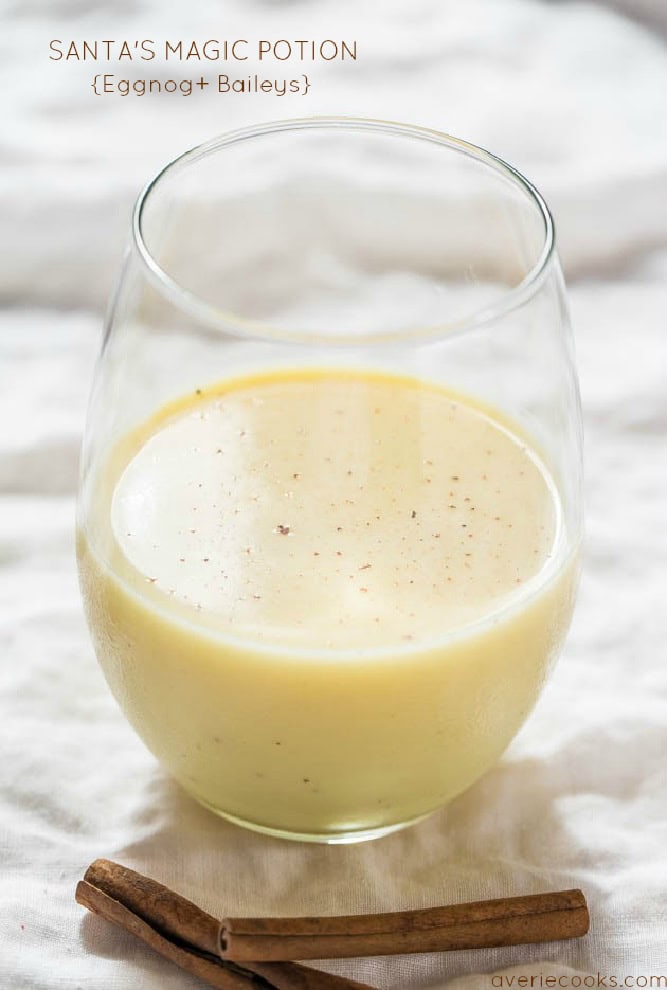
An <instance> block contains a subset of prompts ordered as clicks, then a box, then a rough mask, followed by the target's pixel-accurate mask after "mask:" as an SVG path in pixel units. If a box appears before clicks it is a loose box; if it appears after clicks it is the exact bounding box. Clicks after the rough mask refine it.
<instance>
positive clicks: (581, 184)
mask: <svg viewBox="0 0 667 990" xmlns="http://www.w3.org/2000/svg"><path fill="white" fill-rule="evenodd" d="M121 36H122V37H126V38H131V39H135V38H142V37H152V38H163V37H172V38H174V37H176V38H178V37H181V38H182V37H185V38H190V37H193V38H200V39H201V38H206V37H238V36H243V37H249V38H255V37H269V38H270V37H285V38H291V37H295V38H298V37H314V38H318V37H319V38H321V37H331V36H333V37H344V38H357V39H358V42H359V58H358V61H357V63H355V64H352V65H350V64H347V63H346V64H333V63H332V64H329V65H322V64H320V65H315V66H313V67H312V69H311V67H310V66H309V67H307V71H309V72H311V73H312V82H313V88H312V91H311V93H310V94H309V95H308V97H306V98H303V97H299V96H294V97H292V96H286V97H284V98H276V97H262V96H260V97H246V96H238V97H236V98H232V97H227V98H226V99H224V101H223V98H222V97H216V96H209V95H207V94H204V95H203V96H202V97H201V98H191V99H185V98H179V97H170V98H168V99H167V98H148V97H145V98H143V99H140V98H133V97H127V98H122V97H118V96H116V97H104V98H102V97H95V96H94V95H93V94H92V93H91V91H90V89H89V87H88V81H89V77H90V75H91V72H92V71H93V70H92V68H91V67H90V66H83V65H75V64H64V63H56V62H50V61H49V60H48V51H47V49H48V39H50V38H54V37H57V38H61V39H68V38H70V37H72V38H76V39H79V40H80V39H82V38H84V37H89V38H90V37H115V38H118V37H121ZM666 36H667V15H666V14H665V7H664V5H663V4H662V3H661V2H660V0H654V2H651V0H641V2H639V0H637V2H636V3H633V2H631V0H616V2H614V3H609V4H607V5H605V4H603V3H598V4H594V3H580V2H572V3H545V2H539V0H497V2H493V3H492V2H490V0H486V2H485V0H470V2H468V3H465V4H461V3H458V2H455V0H424V2H423V3H420V4H408V3H402V2H400V0H387V2H386V3H384V4H382V5H377V4H371V3H370V2H367V3H363V2H362V3H351V2H350V3H347V2H342V3H339V2H337V3H334V2H333V0H315V2H313V3H311V4H309V5H305V4H300V3H297V2H288V3H282V4H267V3H262V2H260V0H252V2H246V3H242V2H241V0H229V2H228V3H227V4H225V5H224V7H221V6H220V5H219V4H215V3H213V2H212V0H206V2H203V3H201V4H198V5H190V4H176V3H171V4H169V3H164V2H162V3H157V0H144V2H139V0H123V3H118V4H110V3H109V4H104V3H98V4H97V5H94V6H93V9H92V10H90V9H89V7H88V6H87V5H83V4H76V3H71V2H66V0H55V2H48V3H47V2H46V0H22V2H21V3H15V4H8V5H6V30H5V32H3V38H2V42H1V43H2V47H3V57H2V59H0V70H1V71H2V74H3V76H4V79H3V82H2V89H3V93H4V95H5V97H6V98H7V97H9V99H8V100H7V99H6V102H7V104H8V105H7V108H6V110H5V111H4V114H3V131H2V137H1V139H0V151H1V152H2V159H3V164H2V174H1V181H0V217H2V220H1V223H2V227H3V239H2V251H3V257H2V266H1V268H0V302H2V304H3V305H4V309H3V310H2V312H0V374H1V375H2V385H1V388H0V407H1V409H2V414H1V415H0V423H1V424H2V426H1V428H0V642H1V650H2V664H1V665H0V689H1V698H2V701H1V704H2V708H1V713H0V714H1V720H2V722H1V724H2V752H3V760H2V763H1V764H0V855H1V857H2V883H1V884H0V934H1V938H2V953H1V954H0V988H2V990H28V988H29V990H57V988H61V987H62V988H65V987H67V988H68V990H72V988H86V990H102V988H104V990H130V988H133V990H134V988H137V987H141V988H146V990H152V988H158V987H159V988H161V990H171V988H174V990H175V988H177V987H178V988H181V990H186V988H187V990H190V988H192V990H195V987H196V986H199V985H200V984H198V983H197V982H196V981H195V980H193V979H191V978H190V977H187V976H186V975H184V974H182V973H181V972H180V971H178V970H176V969H175V968H173V967H172V966H171V965H170V964H168V963H166V962H164V961H162V960H161V959H160V958H158V957H157V956H155V955H153V954H152V953H151V952H150V951H149V950H147V949H145V948H144V947H143V946H142V945H141V944H139V943H137V942H135V941H134V940H132V939H131V938H130V937H128V936H126V935H124V934H123V933H122V932H119V931H117V930H115V929H114V928H113V927H111V926H110V925H108V924H106V923H105V922H103V921H101V920H99V919H96V918H93V917H91V916H86V914H85V912H84V911H83V910H82V909H81V908H80V907H78V906H77V905H76V904H75V902H74V896H73V895H74V887H75V884H76V880H77V879H78V878H79V877H80V876H81V875H82V874H83V871H84V870H85V868H86V866H87V864H88V863H89V862H90V861H91V860H92V859H94V858H95V857H97V856H105V857H107V858H111V859H117V860H120V861H121V862H123V863H126V864H127V865H130V866H132V867H134V868H136V869H139V870H140V871H142V872H145V873H147V874H149V875H151V876H154V877H155V878H157V879H159V880H161V881H162V882H164V883H167V884H168V885H170V886H172V887H174V888H175V889H177V890H178V891H180V892H181V893H183V894H185V895H186V896H188V897H190V898H192V899H193V900H195V901H197V902H198V903H200V904H201V905H202V906H203V907H204V908H206V909H208V910H209V911H211V912H213V913H216V914H223V913H228V914H231V915H234V914H236V915H244V914H246V915H252V914H302V913H304V914H311V913H312V914H315V913H317V914H325V913H351V912H362V911H382V910H397V909H402V908H410V907H423V906H428V905H432V904H437V903H446V902H455V901H465V900H474V899H479V898H486V897H497V896H504V895H511V894H519V893H530V892H537V891H540V890H544V889H558V888H568V887H577V886H580V887H582V888H583V889H584V891H585V892H586V895H587V897H588V900H589V903H590V907H591V914H592V927H591V932H590V934H589V935H588V936H587V937H586V938H584V939H580V940H577V941H572V942H561V943H553V944H550V945H537V946H518V947H514V948H504V949H494V950H483V951H475V952H454V953H449V954H440V955H433V956H413V957H406V958H388V959H373V960H359V961H347V962H344V963H343V962H341V963H339V964H329V965H330V968H332V969H336V970H337V971H339V972H344V973H346V974H349V975H351V976H354V977H355V978H356V979H358V980H362V981H365V982H367V983H369V984H371V985H372V986H377V987H378V988H383V990H411V988H418V987H433V988H441V987H444V986H445V985H448V986H453V987H455V988H456V990H462V988H466V990H473V988H474V990H477V988H480V990H481V988H489V987H491V986H498V985H499V984H498V981H497V977H496V979H495V982H494V983H492V974H504V976H505V977H511V976H514V977H518V976H520V975H528V976H531V975H532V976H534V977H536V978H537V976H538V975H539V976H541V977H542V979H546V978H547V977H548V976H550V975H551V976H554V975H555V976H556V977H561V976H566V977H568V978H571V977H573V976H574V975H577V974H579V975H583V974H589V973H590V974H600V975H601V976H602V977H605V976H606V977H609V976H615V977H616V978H617V979H618V981H619V985H620V981H622V980H623V979H624V978H625V977H627V976H633V977H637V976H642V975H645V976H650V975H660V974H662V975H663V976H664V975H667V906H666V905H667V897H666V894H667V824H666V820H667V819H666V811H667V786H666V785H667V779H666V778H667V769H666V768H667V759H666V757H667V745H666V738H667V735H666V733H667V728H666V726H667V667H666V664H665V660H666V658H665V638H666V633H667V628H666V624H665V612H666V609H665V566H666V564H667V527H666V526H665V522H664V520H665V498H666V497H667V491H666V486H665V482H666V481H667V477H666V476H667V457H666V456H665V455H666V453H667V451H666V444H665V427H666V425H667V360H666V359H667V345H666V343H665V313H666V311H667V287H666V282H665V275H666V274H667V227H666V224H665V212H664V207H665V204H666V203H667V129H666V123H665V122H666V120H667V113H666V112H665V111H666V110H667V107H666V98H665V95H664V94H665V93H667V59H666V58H665V47H664V46H665V37H666ZM256 70H257V66H255V65H253V64H246V63H243V64H242V66H240V67H231V66H227V67H222V68H221V71H230V72H236V73H237V74H247V73H249V72H254V71H256ZM111 71H114V72H117V73H118V74H123V73H124V74H127V72H128V70H127V68H126V67H123V66H122V64H121V65H114V66H113V67H112V68H111ZM140 71H141V72H142V73H145V74H147V75H154V74H155V72H156V71H157V70H156V69H154V68H153V67H152V64H151V63H149V64H148V66H147V67H141V70H140ZM165 71H166V70H164V68H163V69H162V70H161V72H162V73H163V75H164V73H165ZM191 71H192V70H191V69H190V67H185V66H180V67H178V72H179V73H181V74H185V75H187V74H190V73H191ZM216 71H217V70H216ZM262 72H265V74H267V75H269V76H271V75H273V74H275V67H271V68H270V69H269V68H268V67H267V68H262ZM325 112H347V113H354V114H358V115H364V116H380V117H387V118H393V119H405V120H407V121H410V122H414V123H421V124H427V125H429V126H434V127H438V128H440V129H443V130H448V131H450V132H451V133H454V134H458V135H459V136H461V137H464V138H468V139H470V140H472V141H474V142H476V143H478V144H481V145H482V146H486V147H489V148H490V149H491V150H493V151H494V152H496V153H497V154H499V155H501V156H502V157H504V158H506V159H507V160H509V161H510V162H512V163H513V164H515V165H517V166H518V167H519V168H520V169H521V170H522V171H524V173H525V174H526V175H528V176H529V177H530V178H531V179H532V180H533V181H535V182H536V184H537V185H538V186H539V187H540V188H541V190H542V192H543V193H544V194H545V196H546V198H547V200H548V201H549V202H550V204H551V206H552V208H553V211H554V214H555V219H556V224H557V228H558V232H559V239H560V249H561V255H562V258H563V262H564V266H565V271H566V276H567V279H568V282H569V286H570V299H571V306H572V313H573V321H574V326H575V336H576V344H577V352H578V361H579V367H580V373H581V385H582V398H583V405H584V414H585V429H586V464H587V547H586V555H585V563H584V576H583V581H582V586H581V591H580V595H579V601H578V606H577V610H576V614H575V619H574V623H573V627H572V630H571V633H570V636H569V638H568V641H567V645H566V648H565V651H564V655H563V657H562V659H561V661H560V663H559V666H558V667H557V669H556V672H555V674H554V676H553V677H552V679H551V681H550V683H549V684H548V686H547V688H546V690H545V692H544V695H543V697H542V699H541V701H540V702H539V705H538V708H537V710H536V711H535V712H534V714H533V715H532V716H531V718H530V719H529V721H528V723H527V724H526V726H525V727H524V729H523V730H522V732H521V733H520V735H519V737H518V738H517V739H516V740H515V742H514V743H513V745H512V746H511V747H510V750H509V751H508V752H507V753H506V754H505V756H504V757H503V759H502V760H501V762H500V763H499V764H498V766H496V767H495V768H494V769H492V770H491V771H490V772H488V773H487V774H486V775H485V776H484V778H483V779H482V780H480V781H479V782H478V783H477V784H476V785H475V786H473V787H472V788H471V789H470V790H469V791H468V792H467V793H465V794H464V795H462V796H461V797H459V798H458V799H457V800H455V801H454V802H453V803H452V804H451V805H450V806H449V807H447V808H446V809H444V810H442V811H441V812H439V813H437V814H435V815H434V816H432V817H431V818H430V819H428V820H427V821H425V822H423V823H422V824H420V825H418V826H416V827H414V828H412V829H409V830H407V831H405V832H403V833H399V834H396V835H393V836H390V837H388V838H386V839H383V840H380V841H378V842H375V843H369V844H363V845H359V846H350V847H316V846H305V845H299V844H293V843H284V842H280V841H277V840H273V839H270V838H266V837H262V836H259V835H254V834H251V833H246V832H244V831H242V830H240V829H238V828H236V827H234V826H232V825H228V824H226V823H224V822H222V821H219V820H218V819H216V818H215V817H214V816H212V815H211V814H209V813H207V812H206V811H204V810H203V809H201V808H199V807H198V806H197V805H196V804H194V803H193V802H192V801H191V800H190V799H189V798H188V797H186V796H185V795H184V794H183V793H182V792H181V791H180V790H179V788H178V787H177V786H176V785H175V784H174V783H173V782H172V781H170V780H169V779H168V778H167V776H166V775H165V773H164V772H163V771H162V770H161V769H160V767H159V766H158V765H156V763H155V761H154V760H153V758H152V757H151V756H150V755H149V754H148V753H147V752H146V751H145V749H144V747H143V745H142V744H141V743H140V741H139V740H138V739H137V738H136V737H135V736H134V734H133V733H132V731H131V730H130V728H129V727H128V725H127V724H126V722H125V720H124V718H123V716H122V714H121V713H120V711H119V710H118V709H117V707H116V705H115V703H114V702H113V700H112V698H111V697H110V694H109V692H108V689H107V687H106V685H105V683H104V680H103V678H102V675H101V673H100V671H99V669H98V667H97V665H96V662H95V659H94V655H93V651H92V647H91V645H90V641H89V638H88V633H87V630H86V627H85V623H84V618H83V613H82V608H81V604H80V599H79V593H78V588H77V580H76V569H75V563H74V549H73V516H74V499H75V491H76V483H77V458H78V447H79V443H80V436H81V431H82V428H83V423H84V416H85V406H86V397H87V393H88V389H89V386H90V381H91V377H92V372H93V364H94V360H95V355H96V352H97V349H98V347H99V342H100V330H101V324H102V316H101V312H102V309H103V307H104V303H105V300H106V298H107V296H108V294H109V292H110V289H111V284H112V280H113V277H114V273H115V271H116V270H117V268H118V265H119V261H120V257H121V252H122V245H123V241H124V238H125V236H126V234H127V229H128V223H129V212H130V207H131V203H132V200H133V198H134V197H135V196H136V194H137V192H138V190H139V188H140V187H141V185H142V184H143V182H144V181H145V180H146V179H147V178H149V176H150V175H151V174H152V173H153V172H154V171H155V170H156V169H157V168H158V167H159V166H160V165H162V164H163V163H164V162H165V161H166V160H168V159H169V158H170V157H172V156H173V155H175V154H176V153H178V152H180V151H181V150H183V148H185V147H187V146H189V145H191V144H194V143H197V142H198V141H200V140H204V139H206V138H209V137H211V136H212V135H214V134H215V133H216V132H218V131H220V130H224V129H227V128H229V127H232V126H238V125H241V124H247V123H251V122H255V121H258V120H265V119H270V118H275V117H287V116H299V115H303V114H315V113H325ZM538 985H539V984H537V983H536V984H535V986H538ZM575 985H576V984H575ZM636 985H638V986H641V985H642V984H641V983H638V984H636ZM645 985H648V984H645Z"/></svg>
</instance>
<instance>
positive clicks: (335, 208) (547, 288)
mask: <svg viewBox="0 0 667 990" xmlns="http://www.w3.org/2000/svg"><path fill="white" fill-rule="evenodd" d="M581 530H582V518H581V435H580V409H579V399H578V391H577V381H576V373H575V368H574V364H573V355H572V346H571V336H570V329H569V324H568V316H567V308H566V302H565V297H564V288H563V281H562V277H561V273H560V269H559V265H558V260H557V257H556V253H555V248H554V233H553V224H552V220H551V217H550V214H549V212H548V210H547V208H546V206H545V204H544V202H543V200H542V198H541V197H540V195H539V193H538V192H537V191H536V190H535V188H534V187H533V186H532V185H531V184H530V183H529V182H527V181H526V180H525V179H524V178H523V177H522V176H521V175H520V174H519V173H518V172H517V171H516V170H515V169H513V168H512V167H510V166H509V165H507V164H505V163H504V162H503V161H501V160H499V159H498V158H495V157H494V156H493V155H491V154H489V153H487V152H486V151H483V150H482V149H480V148H477V147H474V146H473V145H471V144H468V143H466V142H464V141H460V140H457V139H455V138H452V137H449V136H448V135H446V134H441V133H437V132H435V131H431V130H426V129H423V128H419V127H413V126H405V125H400V124H396V123H389V122H383V121H374V120H356V119H349V118H335V117H332V118H313V119H306V120H293V121H281V122H277V123H270V124H263V125H260V126H257V127H252V128H248V129H245V130H240V131H236V132H234V133H230V134H226V135H223V136H222V137H219V138H216V139H215V140H213V141H210V142H209V143H207V144H204V145H202V146H201V147H198V148H195V149H194V150H192V151H189V152H187V153H186V154H184V155H182V156H181V157H180V158H178V159H176V160H175V161H173V162H172V163H171V164H169V165H167V166H166V168H164V169H163V170H162V172H160V174H159V175H158V176H157V177H156V178H155V179H154V180H153V181H152V182H150V183H149V185H148V186H147V187H146V189H145V190H144V192H143V193H142V194H141V196H140V197H139V200H138V203H137V205H136V208H135V211H134V220H133V227H132V238H131V244H130V248H129V252H128V255H127V258H126V261H125V264H124V268H123V272H122V277H121V279H120V283H119V286H118V289H117V291H116V294H115V297H114V299H113V303H112V306H111V310H110V314H109V317H108V323H107V327H106V333H105V336H104V343H103V347H102V353H101V357H100V360H99V365H98V369H97V374H96V378H95V383H94V389H93V395H92V399H91V405H90V411H89V416H88V426H87V430H86V436H85V441H84V453H83V464H82V479H81V488H80V498H79V516H78V555H79V565H80V575H81V585H82V590H83V598H84V602H85V606H86V611H87V616H88V621H89V625H90V629H91V633H92V637H93V640H94V644H95V649H96V652H97V656H98V658H99V662H100V664H101V666H102V668H103V670H104V673H105V675H106V678H107V681H108V683H109V686H110V688H111V690H112V692H113V694H114V695H115V697H116V699H117V700H118V703H119V704H120V705H121V707H122V708H123V710H124V712H125V714H126V715H127V718H128V719H129V721H130V722H131V724H132V725H133V726H134V728H135V729H136V731H137V732H138V734H139V735H140V736H141V738H142V739H143V740H144V742H145V743H146V745H147V746H148V747H149V749H150V750H151V751H152V752H153V753H154V754H155V756H156V757H157V758H158V759H159V760H160V761H161V762H162V763H163V764H164V766H165V767H166V768H167V770H168V771H169V772H170V773H171V774H172V775H173V776H174V777H175V778H176V780H177V781H179V782H180V784H181V785H182V786H183V787H184V788H185V789H186V790H187V791H188V792H189V793H190V794H191V795H193V796H194V797H195V798H196V799H197V800H198V801H199V802H201V803H202V804H203V805H205V806H207V807H208V808H210V809H212V810H213V811H215V812H217V813H218V814H219V815H222V816H223V817H225V818H227V819H229V820H231V821H234V822H237V823H239V824H242V825H245V826H247V827H249V828H253V829H257V830H260V831H264V832H268V833H272V834H275V835H280V836H284V837H290V838H299V839H306V840H313V841H324V842H350V841H355V840H359V839H363V838H373V837H375V836H379V835H382V834H385V833H387V832H390V831H392V830H394V829H397V828H400V827H403V826H405V825H407V824H409V823H411V822H414V821H417V820H419V819H420V818H422V817H423V816H425V815H426V814H428V813H429V812H431V811H433V810H434V809H436V808H438V807H440V806H442V805H443V804H444V803H445V802H447V801H448V800H449V799H450V798H452V797H453V796H454V795H456V794H458V793H459V792H461V791H462V790H464V789H465V788H467V787H468V786H469V785H470V784H472V783H473V781H475V780H476V779H477V778H478V777H479V776H480V775H481V774H482V773H483V772H484V771H485V770H487V769H488V768H489V767H490V766H491V765H492V764H493V763H494V761H495V760H496V759H497V758H498V757H499V756H500V754H501V753H502V752H503V750H504V749H505V748H506V746H507V745H508V743H509V742H510V740H511V739H512V738H513V736H514V735H515V733H516V732H517V730H518V729H519V727H520V726H521V724H522V723H523V721H524V719H525V718H526V716H527V714H528V713H529V711H530V710H531V708H532V706H533V704H534V702H535V700H536V698H537V696H538V693H539V691H540V689H541V687H542V685H543V683H544V681H545V678H546V675H547V674H548V672H549V670H550V668H551V666H552V664H553V662H554V660H555V658H556V656H557V654H558V653H559V651H560V649H561V645H562V642H563V638H564V636H565V633H566V630H567V627H568V624H569V621H570V615H571V611H572V605H573V600H574V593H575V588H576V582H577V568H578V563H577V562H578V551H579V545H580V539H581Z"/></svg>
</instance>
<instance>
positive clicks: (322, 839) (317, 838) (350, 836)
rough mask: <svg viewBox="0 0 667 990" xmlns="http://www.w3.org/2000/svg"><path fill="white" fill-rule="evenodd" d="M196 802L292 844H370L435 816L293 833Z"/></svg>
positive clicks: (239, 822) (429, 813)
mask: <svg viewBox="0 0 667 990" xmlns="http://www.w3.org/2000/svg"><path fill="white" fill-rule="evenodd" d="M193 796H194V795H193ZM195 800H196V801H198V802H199V804H201V805H202V807H204V808H206V809H207V810H208V811H212V812H213V814H214V815H218V817H219V818H224V819H225V821H228V822H231V823H232V825H240V826H241V828H246V829H249V830H250V831H251V832H260V833H261V834H262V835H271V836H273V837H274V838H275V839H290V840H291V841H292V842H317V843H320V844H322V845H330V846H333V845H339V846H340V845H351V844H352V843H355V842H370V841H371V840H372V839H381V838H382V837H383V836H384V835H391V833H392V832H400V831H401V829H404V828H409V827H410V826H411V825H416V824H417V822H421V821H423V820H424V819H425V818H428V817H429V815H431V814H433V812H431V811H428V812H426V814H424V815H418V816H417V817H416V818H410V819H409V820H408V821H406V822H397V823H396V824H393V825H378V826H377V828H362V829H350V830H345V831H340V832H334V831H331V832H292V831H290V830H289V829H282V828H272V827H271V826H270V825H260V824H259V823H258V822H250V821H247V820H246V819H245V818H239V817H238V816H237V815H230V814H229V812H227V811H222V810H221V809H220V808H216V807H214V805H212V804H209V803H208V802H207V801H204V800H203V799H202V798H200V797H195Z"/></svg>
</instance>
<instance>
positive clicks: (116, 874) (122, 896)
mask: <svg viewBox="0 0 667 990" xmlns="http://www.w3.org/2000/svg"><path fill="white" fill-rule="evenodd" d="M76 899H77V901H78V903H79V904H82V905H83V906H84V907H86V908H88V910H89V911H92V912H93V913H94V914H98V915H100V917H103V918H105V919H106V920H107V921H111V922H113V923H114V924H116V925H118V926H119V927H120V928H123V929H124V930H125V931H127V932H129V933H130V934H131V935H134V936H135V937H136V938H139V939H141V940H142V941H143V942H145V943H146V945H148V946H150V948H151V949H154V950H155V951H156V952H159V953H160V955H162V956H164V957H165V958H166V959H169V960H170V962H173V963H175V964H176V965H177V966H180V968H181V969H183V970H185V971H186V972H188V973H191V974H192V975H193V976H198V977H199V978H200V979H202V980H204V981H205V982H206V983H208V984H209V985H210V986H212V987H215V988H217V990H373V988H372V987H369V986H368V985H367V984H364V983H356V982H355V981H354V980H348V979H346V978H345V977H342V976H335V975H333V974H331V973H324V972H322V971H321V970H317V969H312V968H310V967H306V966H299V965H298V964H297V963H292V962H256V963H253V962H246V963H244V964H243V965H242V966H241V965H237V964H236V963H235V962H232V961H230V960H223V959H221V958H220V955H219V933H220V922H219V921H216V919H215V918H213V917H212V916H211V915H210V914H207V913H206V912H205V911H202V910H201V909H200V908H198V907H197V906H196V905H195V904H193V903H192V901H188V900H187V899H186V898H185V897H181V896H180V895H179V894H176V893H174V891H171V890H169V889H168V888H167V887H164V886H163V885H162V884H160V883H157V882H156V881H155V880H151V879H149V878H148V877H145V876H142V874H141V873H136V872H135V871H134V870H129V869H127V867H124V866H121V865H120V864H119V863H111V862H109V861H108V860H103V859H98V860H96V861H95V862H94V863H92V864H91V866H89V868H88V869H87V870H86V873H85V876H84V879H83V880H81V881H80V882H79V883H78V884H77V888H76Z"/></svg>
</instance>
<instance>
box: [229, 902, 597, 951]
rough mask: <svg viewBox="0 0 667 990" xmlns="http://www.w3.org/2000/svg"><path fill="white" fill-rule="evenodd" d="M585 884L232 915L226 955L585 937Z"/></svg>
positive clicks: (471, 946) (412, 948)
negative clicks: (377, 910) (368, 910)
mask: <svg viewBox="0 0 667 990" xmlns="http://www.w3.org/2000/svg"><path fill="white" fill-rule="evenodd" d="M588 928H589V916H588V908H587V906H586V899H585V898H584V895H583V894H582V892H581V891H580V890H562V891H556V892H553V893H547V894H529V895H527V896H524V897H506V898H501V899H498V900H489V901H475V902H473V903H468V904H455V905H451V906H448V907H435V908H426V909H424V910H419V911H398V912H392V913H390V914H368V915H351V916H343V917H335V918H326V917H325V918H226V919H223V921H222V923H221V928H220V942H221V947H220V948H221V956H222V958H223V959H234V960H238V961H243V960H250V959H253V960H281V959H333V958H345V957H354V956H381V955H392V954H396V953H411V952H445V951H449V950H454V949H480V948H493V947H497V946H502V945H518V944H521V943H528V942H551V941H557V940H559V939H564V938H576V937H577V936H580V935H585V934H586V932H587V931H588Z"/></svg>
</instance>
